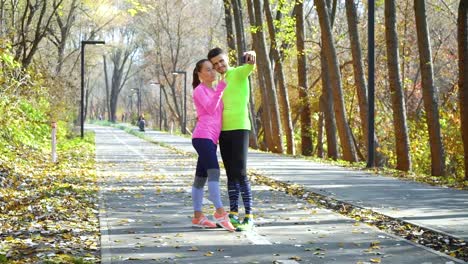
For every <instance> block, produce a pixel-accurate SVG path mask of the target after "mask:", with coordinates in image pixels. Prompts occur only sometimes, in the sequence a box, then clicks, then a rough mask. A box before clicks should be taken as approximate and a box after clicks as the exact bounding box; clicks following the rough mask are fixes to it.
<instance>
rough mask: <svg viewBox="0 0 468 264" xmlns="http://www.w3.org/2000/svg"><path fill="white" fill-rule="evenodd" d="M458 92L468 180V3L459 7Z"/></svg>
mask: <svg viewBox="0 0 468 264" xmlns="http://www.w3.org/2000/svg"><path fill="white" fill-rule="evenodd" d="M457 27H458V34H457V35H458V75H459V77H458V91H459V97H460V98H459V99H460V119H461V135H462V141H463V147H464V151H465V180H468V106H467V104H468V82H467V81H466V78H467V76H468V66H467V64H468V2H467V1H465V0H460V5H459V6H458V21H457Z"/></svg>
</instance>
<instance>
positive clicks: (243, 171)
mask: <svg viewBox="0 0 468 264" xmlns="http://www.w3.org/2000/svg"><path fill="white" fill-rule="evenodd" d="M233 146H235V147H234V150H233V154H234V155H235V156H234V157H233V160H235V161H236V162H235V169H233V171H234V172H233V174H234V175H235V176H237V178H238V181H239V186H240V192H241V196H242V201H243V204H244V209H245V218H244V221H243V222H242V225H240V226H239V227H238V229H239V230H240V231H245V230H250V229H251V228H252V227H253V214H252V190H251V187H250V182H249V178H248V177H247V154H248V149H249V131H248V130H236V131H235V136H234V140H233Z"/></svg>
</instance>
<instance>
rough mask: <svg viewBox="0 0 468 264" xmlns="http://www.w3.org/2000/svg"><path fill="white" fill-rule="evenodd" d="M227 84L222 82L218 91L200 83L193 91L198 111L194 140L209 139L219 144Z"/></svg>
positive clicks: (217, 88) (217, 87) (218, 86)
mask: <svg viewBox="0 0 468 264" xmlns="http://www.w3.org/2000/svg"><path fill="white" fill-rule="evenodd" d="M224 88H226V83H225V82H224V81H220V82H219V83H218V85H217V86H216V90H213V89H212V88H210V87H207V86H205V85H204V84H203V83H200V84H199V85H198V86H197V87H195V90H194V91H193V101H194V103H195V108H196V110H197V125H196V126H195V129H194V131H193V134H192V138H207V139H211V140H212V141H213V143H215V144H218V139H219V134H220V133H221V125H222V124H221V121H222V120H221V119H222V116H223V100H221V97H222V96H223V91H224Z"/></svg>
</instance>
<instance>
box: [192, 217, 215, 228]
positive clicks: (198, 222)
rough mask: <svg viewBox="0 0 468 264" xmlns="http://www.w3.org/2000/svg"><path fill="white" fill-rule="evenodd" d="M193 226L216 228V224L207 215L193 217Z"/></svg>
mask: <svg viewBox="0 0 468 264" xmlns="http://www.w3.org/2000/svg"><path fill="white" fill-rule="evenodd" d="M192 226H194V227H201V228H216V224H215V223H213V222H211V221H210V220H208V218H207V217H206V216H202V217H200V218H192Z"/></svg>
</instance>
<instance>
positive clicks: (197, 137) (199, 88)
mask: <svg viewBox="0 0 468 264" xmlns="http://www.w3.org/2000/svg"><path fill="white" fill-rule="evenodd" d="M215 79H216V72H215V70H214V69H213V65H212V64H211V62H210V61H209V60H207V59H203V60H200V61H198V62H197V64H196V66H195V69H194V71H193V83H192V85H193V88H194V91H193V100H194V103H195V108H196V111H197V124H196V126H195V129H194V131H193V134H192V145H193V147H194V148H195V150H196V151H197V153H198V160H197V168H196V171H195V179H194V181H193V186H192V200H193V209H194V215H193V219H192V224H193V225H194V226H197V227H203V228H215V227H216V224H215V223H213V222H212V221H210V220H208V218H207V217H206V216H205V215H204V214H203V212H202V205H203V203H202V202H203V193H204V186H205V183H206V182H207V181H208V192H209V196H208V199H209V200H210V201H211V202H213V204H214V206H215V208H216V211H215V212H214V214H213V217H214V220H215V222H216V223H218V224H219V225H220V226H221V227H223V228H224V229H226V230H229V231H234V230H235V228H234V226H233V225H232V224H231V222H230V220H229V216H228V213H227V212H226V211H225V210H224V207H223V203H222V201H221V196H220V191H219V176H220V170H219V164H218V157H217V156H216V149H217V143H218V139H219V133H220V131H221V116H222V111H223V102H222V100H221V97H222V95H223V91H224V88H225V87H226V83H225V82H224V80H221V81H220V82H219V83H218V85H217V86H216V87H213V82H214V80H215Z"/></svg>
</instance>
